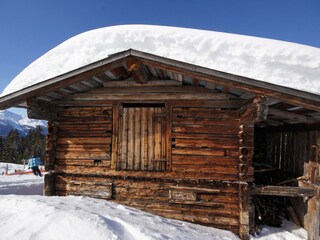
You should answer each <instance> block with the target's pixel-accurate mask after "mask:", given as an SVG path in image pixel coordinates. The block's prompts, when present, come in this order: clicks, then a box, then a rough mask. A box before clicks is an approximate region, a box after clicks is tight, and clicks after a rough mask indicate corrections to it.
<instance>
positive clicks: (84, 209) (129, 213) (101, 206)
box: [0, 163, 307, 240]
mask: <svg viewBox="0 0 320 240" xmlns="http://www.w3.org/2000/svg"><path fill="white" fill-rule="evenodd" d="M2 165H5V164H1V163H0V167H1V166H2ZM11 166H12V167H16V168H22V167H21V166H18V165H11ZM42 189H43V177H42V178H41V177H37V176H34V175H33V174H30V175H0V195H1V196H0V239H1V240H12V239H14V240H42V239H45V240H51V239H52V240H56V239H59V240H60V239H61V240H64V239H66V240H82V239H84V240H87V239H94V240H100V239H101V240H102V239H103V240H105V239H108V240H112V239H119V240H120V239H121V240H164V239H172V240H176V239H177V240H179V239H181V240H188V239H190V240H198V239H199V240H206V239H211V240H238V239H239V238H238V237H237V236H235V235H234V234H232V233H231V232H229V231H224V230H220V229H215V228H209V227H204V226H200V225H196V224H192V223H187V222H182V221H176V220H171V219H166V218H162V217H159V216H156V215H152V214H149V213H146V212H143V211H140V210H137V209H134V208H129V207H126V206H123V205H120V204H117V203H113V202H110V201H105V200H99V199H92V198H87V197H76V196H68V197H57V196H55V197H45V196H41V193H42ZM306 236H307V235H306V231H305V230H304V229H301V228H298V227H297V226H295V225H294V224H293V223H291V222H285V223H284V226H283V228H272V227H264V228H263V229H262V231H261V233H260V235H259V236H258V237H251V240H260V239H262V240H302V239H306Z"/></svg>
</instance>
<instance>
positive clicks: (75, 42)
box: [2, 25, 320, 96]
mask: <svg viewBox="0 0 320 240" xmlns="http://www.w3.org/2000/svg"><path fill="white" fill-rule="evenodd" d="M130 48H131V49H136V50H140V51H143V52H148V53H151V54H156V55H159V56H163V57H166V58H171V59H175V60H179V61H183V62H187V63H191V64H195V65H199V66H202V67H207V68H211V69H215V70H219V71H223V72H228V73H232V74H236V75H240V76H244V77H249V78H253V79H257V80H261V81H265V82H270V83H274V84H278V85H282V86H287V87H291V88H295V89H298V90H303V91H308V92H313V93H316V94H320V81H319V78H320V49H319V48H315V47H309V46H305V45H300V44H295V43H289V42H283V41H276V40H270V39H263V38H257V37H249V36H243V35H236V34H228V33H221V32H213V31H204V30H195V29H186V28H177V27H164V26H151V25H120V26H113V27H106V28H101V29H96V30H92V31H88V32H85V33H82V34H79V35H77V36H75V37H73V38H70V39H68V40H67V41H65V42H63V43H62V44H60V45H58V46H57V47H55V48H54V49H52V50H51V51H49V52H48V53H46V54H44V55H43V56H42V57H40V58H39V59H37V60H36V61H34V62H33V63H31V64H30V65H29V66H28V67H27V68H25V69H24V70H23V71H22V72H21V73H20V74H19V75H18V76H17V77H16V78H15V79H13V81H12V82H11V83H10V84H9V85H8V86H7V87H6V88H5V89H4V91H3V93H2V96H4V95H7V94H10V93H12V92H15V91H18V90H20V89H23V88H25V87H27V86H30V85H33V84H36V83H38V82H42V81H45V80H47V79H50V78H53V77H55V76H58V75H61V74H63V73H66V72H69V71H71V70H75V69H77V68H79V67H83V66H85V65H87V64H90V63H93V62H95V61H98V60H101V59H104V58H107V57H108V56H109V55H110V54H114V53H117V52H120V51H124V50H128V49H130Z"/></svg>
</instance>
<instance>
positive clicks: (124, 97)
mask: <svg viewBox="0 0 320 240" xmlns="http://www.w3.org/2000/svg"><path fill="white" fill-rule="evenodd" d="M229 98H230V97H229V96H228V95H227V94H224V93H166V94H163V93H139V94H125V93H123V94H122V93H118V94H109V95H108V94H94V95H92V94H86V93H83V94H78V95H75V96H74V97H73V99H74V100H82V101H83V100H86V101H95V100H112V101H117V100H119V101H131V100H140V101H141V99H143V100H144V101H148V100H158V101H163V100H170V99H177V100H184V99H187V100H189V99H204V100H208V99H210V100H211V99H229Z"/></svg>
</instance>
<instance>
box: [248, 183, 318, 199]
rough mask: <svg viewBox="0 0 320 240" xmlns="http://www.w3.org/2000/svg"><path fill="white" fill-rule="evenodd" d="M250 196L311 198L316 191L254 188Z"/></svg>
mask: <svg viewBox="0 0 320 240" xmlns="http://www.w3.org/2000/svg"><path fill="white" fill-rule="evenodd" d="M252 194H253V195H269V196H284V197H313V196H314V195H315V194H316V191H315V189H313V188H306V187H287V186H255V187H254V188H253V189H252Z"/></svg>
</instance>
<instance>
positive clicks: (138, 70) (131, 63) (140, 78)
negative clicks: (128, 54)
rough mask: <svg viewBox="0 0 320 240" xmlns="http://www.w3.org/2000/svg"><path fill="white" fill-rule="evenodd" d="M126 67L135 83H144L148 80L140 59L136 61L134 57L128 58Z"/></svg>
mask: <svg viewBox="0 0 320 240" xmlns="http://www.w3.org/2000/svg"><path fill="white" fill-rule="evenodd" d="M127 68H128V71H129V72H130V74H131V76H132V78H133V79H134V80H135V81H136V82H137V83H146V82H148V81H149V78H150V76H149V73H148V71H147V68H146V66H145V65H144V64H143V63H142V62H141V61H137V60H136V59H129V60H128V61H127Z"/></svg>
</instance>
